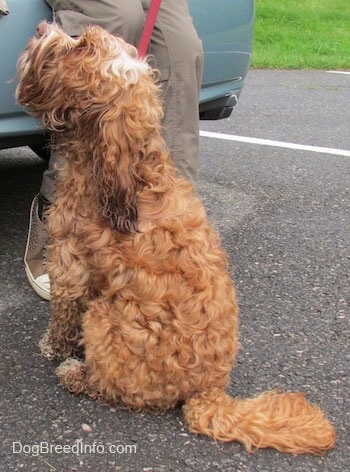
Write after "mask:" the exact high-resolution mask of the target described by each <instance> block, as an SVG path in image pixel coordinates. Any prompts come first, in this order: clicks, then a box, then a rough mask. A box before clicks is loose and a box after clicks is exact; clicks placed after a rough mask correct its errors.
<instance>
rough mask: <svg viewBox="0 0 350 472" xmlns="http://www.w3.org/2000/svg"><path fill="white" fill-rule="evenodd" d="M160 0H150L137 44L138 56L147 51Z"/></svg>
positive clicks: (143, 54)
mask: <svg viewBox="0 0 350 472" xmlns="http://www.w3.org/2000/svg"><path fill="white" fill-rule="evenodd" d="M161 3H162V0H152V1H151V5H150V7H149V10H148V14H147V18H146V23H145V26H144V28H143V31H142V35H141V39H140V42H139V45H138V48H137V50H138V53H139V56H140V57H144V56H145V55H146V53H147V49H148V45H149V42H150V41H151V36H152V32H153V28H154V25H155V22H156V19H157V15H158V11H159V8H160V4H161Z"/></svg>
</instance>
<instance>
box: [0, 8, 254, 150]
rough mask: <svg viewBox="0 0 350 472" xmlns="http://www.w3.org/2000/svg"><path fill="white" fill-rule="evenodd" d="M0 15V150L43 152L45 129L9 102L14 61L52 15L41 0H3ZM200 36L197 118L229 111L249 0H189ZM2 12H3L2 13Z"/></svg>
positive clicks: (246, 57) (242, 57)
mask: <svg viewBox="0 0 350 472" xmlns="http://www.w3.org/2000/svg"><path fill="white" fill-rule="evenodd" d="M2 4H3V5H6V4H7V7H8V14H0V45H1V56H0V149H4V148H8V147H16V146H24V145H28V146H30V147H31V148H32V149H33V150H35V151H36V152H37V153H38V154H39V155H43V156H44V154H45V152H43V150H44V149H45V134H44V133H43V131H42V130H40V127H39V126H38V123H37V121H36V120H35V119H33V118H31V117H29V116H27V115H26V114H25V112H24V110H23V109H22V108H21V107H19V106H18V105H17V104H16V102H15V88H16V81H15V80H13V79H14V77H15V74H16V63H17V59H18V55H19V53H20V52H21V51H22V50H23V49H24V47H25V45H26V43H27V41H28V40H29V38H30V37H31V36H33V34H34V33H35V29H36V26H37V24H38V23H39V22H40V21H41V20H43V19H47V20H48V21H51V20H52V14H51V9H50V8H49V6H48V5H47V4H46V3H45V1H44V0H7V1H5V2H4V1H3V2H2ZM188 4H189V7H190V10H191V14H192V17H193V21H194V24H195V26H196V28H197V31H198V34H199V36H200V37H201V39H202V41H203V47H204V73H203V81H202V87H201V95H200V109H199V114H200V118H201V119H221V118H225V117H228V116H230V114H231V112H232V109H233V107H234V105H235V104H236V103H237V100H238V97H239V95H240V93H241V90H242V87H243V84H244V79H245V77H246V74H247V71H248V68H249V63H250V57H251V50H252V37H253V25H254V0H215V1H213V0H189V1H188ZM3 13H5V12H3Z"/></svg>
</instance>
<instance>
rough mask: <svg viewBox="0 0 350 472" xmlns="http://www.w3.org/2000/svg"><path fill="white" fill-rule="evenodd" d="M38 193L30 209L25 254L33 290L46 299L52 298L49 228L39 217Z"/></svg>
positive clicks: (27, 271) (26, 266) (25, 262)
mask: <svg viewBox="0 0 350 472" xmlns="http://www.w3.org/2000/svg"><path fill="white" fill-rule="evenodd" d="M39 198H40V195H39V194H38V195H37V196H36V197H35V198H34V200H33V202H32V206H31V209H30V219H29V229H28V238H27V246H26V251H25V254H24V265H25V269H26V274H27V277H28V280H29V283H30V285H31V286H32V288H33V290H34V291H35V292H36V293H37V294H38V295H39V296H40V297H41V298H43V299H44V300H50V279H49V275H48V273H47V269H46V254H45V253H46V244H47V238H48V234H47V229H46V226H45V224H44V223H43V222H42V221H41V220H40V218H39V212H38V210H39Z"/></svg>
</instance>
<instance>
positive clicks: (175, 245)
mask: <svg viewBox="0 0 350 472" xmlns="http://www.w3.org/2000/svg"><path fill="white" fill-rule="evenodd" d="M18 71H19V76H20V83H19V85H18V89H17V97H18V101H19V103H21V104H23V105H25V106H26V107H27V109H28V112H29V113H30V114H31V115H33V116H34V117H37V118H40V119H41V120H42V122H43V124H44V126H45V127H47V128H48V129H49V130H51V131H52V132H53V135H54V139H55V141H54V143H53V144H54V145H55V146H56V148H57V149H58V151H59V152H61V153H62V154H63V155H64V156H65V158H66V165H65V167H64V168H63V169H62V170H61V172H60V178H59V181H58V183H57V198H56V201H55V203H54V204H53V205H52V207H51V209H50V211H49V213H48V216H47V219H48V226H49V231H50V235H51V244H50V247H49V274H50V279H51V297H52V320H51V322H50V324H49V329H48V333H47V334H46V336H45V337H44V341H43V342H42V343H41V347H42V351H43V353H44V354H45V355H46V356H47V357H50V358H54V357H58V358H61V359H66V360H65V361H64V362H63V363H62V364H61V366H60V367H58V369H57V373H58V376H59V377H60V379H61V381H62V383H63V384H64V385H65V386H66V387H67V388H68V389H69V390H70V391H71V392H73V393H75V394H83V393H84V394H87V395H90V396H91V397H94V398H98V399H99V400H101V401H103V402H106V403H108V404H111V403H114V402H123V404H125V405H127V406H128V407H130V408H132V409H147V408H158V409H168V408H173V407H175V406H176V405H177V404H179V403H183V404H184V405H183V412H184V415H185V418H186V421H187V423H188V426H189V429H190V430H191V431H193V432H196V433H203V434H207V435H209V436H211V437H213V438H214V439H217V440H220V441H232V440H238V441H241V442H242V443H244V445H245V447H246V448H247V450H248V451H252V450H255V449H257V448H266V447H274V448H276V449H278V450H280V451H284V452H291V453H297V454H298V453H313V454H322V453H323V452H325V451H326V450H328V449H330V448H332V447H333V446H334V443H335V432H334V429H333V427H332V425H331V424H330V422H329V421H328V420H327V418H326V417H325V416H324V414H323V413H322V412H321V410H320V409H319V408H318V407H317V406H312V405H310V404H309V403H307V402H306V400H305V399H304V396H303V394H301V393H295V394H293V393H284V392H281V391H277V390H273V391H269V392H266V393H263V394H262V395H260V396H257V397H255V398H253V399H250V400H239V399H234V398H231V397H230V396H228V395H227V394H226V393H225V388H226V387H227V384H228V382H229V379H230V371H231V368H232V364H233V362H234V359H235V356H236V354H237V349H238V340H237V316H238V309H237V303H236V298H235V293H234V289H233V286H232V282H231V280H230V276H229V273H228V269H227V258H226V255H225V252H224V250H223V249H222V248H221V246H220V242H219V238H218V236H217V234H216V233H215V231H214V230H213V228H212V226H211V225H210V223H209V222H208V220H207V217H206V213H205V210H204V208H203V205H202V203H201V201H200V200H199V198H197V197H196V196H195V194H194V192H193V189H192V187H191V186H190V184H189V183H187V182H186V181H185V180H183V179H180V178H177V177H176V175H175V171H174V167H173V165H172V163H171V161H170V159H169V156H168V152H167V149H166V146H165V143H164V141H163V139H162V138H161V135H160V120H161V117H162V108H161V105H160V102H159V99H158V88H157V86H156V85H155V71H153V70H151V69H150V67H149V66H148V65H147V62H146V61H144V60H141V59H138V58H137V52H136V49H135V48H133V47H132V46H130V45H128V44H126V43H125V42H124V41H123V40H122V39H119V38H116V37H114V36H112V35H110V34H108V33H107V32H105V31H103V30H102V29H100V28H98V27H93V26H90V27H87V29H86V31H85V33H84V34H83V35H82V36H81V37H80V38H77V39H72V38H70V37H69V36H67V35H66V34H65V33H64V32H63V31H62V30H60V29H59V28H58V27H57V26H55V25H47V24H46V23H41V24H40V25H39V26H38V29H37V35H36V37H34V38H33V39H32V40H31V41H30V42H29V44H28V46H27V48H26V50H25V51H24V52H23V53H22V55H21V57H20V59H19V62H18ZM83 356H84V357H83ZM79 357H80V359H79Z"/></svg>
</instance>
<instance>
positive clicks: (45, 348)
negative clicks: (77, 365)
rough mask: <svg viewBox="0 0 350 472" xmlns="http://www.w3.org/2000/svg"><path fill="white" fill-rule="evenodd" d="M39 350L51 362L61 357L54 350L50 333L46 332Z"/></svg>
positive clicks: (40, 342)
mask: <svg viewBox="0 0 350 472" xmlns="http://www.w3.org/2000/svg"><path fill="white" fill-rule="evenodd" d="M39 349H40V352H41V354H42V355H43V356H44V357H46V359H49V360H50V361H52V360H54V359H59V358H60V357H61V356H60V355H59V354H58V353H57V352H56V351H55V350H54V348H53V346H52V344H51V342H50V332H49V331H46V333H45V334H44V336H43V337H42V338H41V340H40V341H39Z"/></svg>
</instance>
